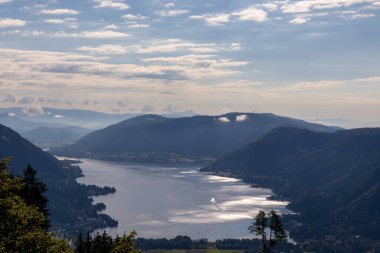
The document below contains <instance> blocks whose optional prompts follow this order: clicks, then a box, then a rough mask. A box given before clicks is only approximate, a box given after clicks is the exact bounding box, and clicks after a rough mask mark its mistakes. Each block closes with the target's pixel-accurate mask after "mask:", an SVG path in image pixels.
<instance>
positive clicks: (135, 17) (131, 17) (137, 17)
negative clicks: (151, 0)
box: [122, 14, 147, 20]
mask: <svg viewBox="0 0 380 253" xmlns="http://www.w3.org/2000/svg"><path fill="white" fill-rule="evenodd" d="M122 18H124V19H126V20H142V19H146V18H147V17H145V16H142V15H134V14H126V15H124V16H122Z"/></svg>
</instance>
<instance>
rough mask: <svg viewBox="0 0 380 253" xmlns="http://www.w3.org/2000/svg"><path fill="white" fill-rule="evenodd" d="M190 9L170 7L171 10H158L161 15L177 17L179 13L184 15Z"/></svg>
mask: <svg viewBox="0 0 380 253" xmlns="http://www.w3.org/2000/svg"><path fill="white" fill-rule="evenodd" d="M188 12H189V10H184V9H169V10H162V11H159V12H157V14H158V15H160V16H161V17H176V16H179V15H183V14H186V13H188Z"/></svg>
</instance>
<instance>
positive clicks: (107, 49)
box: [77, 44, 128, 54]
mask: <svg viewBox="0 0 380 253" xmlns="http://www.w3.org/2000/svg"><path fill="white" fill-rule="evenodd" d="M77 50H78V51H84V52H89V53H95V54H125V53H127V52H128V50H127V49H126V47H124V46H121V45H111V44H108V45H101V46H98V47H91V46H82V47H79V48H77Z"/></svg>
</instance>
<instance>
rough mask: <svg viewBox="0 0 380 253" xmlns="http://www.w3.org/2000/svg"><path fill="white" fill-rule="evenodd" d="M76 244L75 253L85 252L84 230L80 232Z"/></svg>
mask: <svg viewBox="0 0 380 253" xmlns="http://www.w3.org/2000/svg"><path fill="white" fill-rule="evenodd" d="M75 246H76V249H75V253H85V245H84V242H83V234H82V231H80V233H79V236H78V239H77V241H76V243H75Z"/></svg>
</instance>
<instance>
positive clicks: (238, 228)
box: [78, 159, 287, 240]
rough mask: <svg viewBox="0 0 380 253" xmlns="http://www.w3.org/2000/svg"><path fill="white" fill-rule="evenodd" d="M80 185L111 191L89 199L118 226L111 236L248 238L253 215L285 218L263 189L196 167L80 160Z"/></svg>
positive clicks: (282, 207)
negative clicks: (263, 213) (276, 214)
mask: <svg viewBox="0 0 380 253" xmlns="http://www.w3.org/2000/svg"><path fill="white" fill-rule="evenodd" d="M80 167H81V168H82V170H83V173H84V175H85V177H82V178H79V179H78V181H79V182H81V183H85V184H96V185H100V186H113V187H115V188H116V193H115V194H111V195H106V196H99V197H96V198H95V201H96V202H103V203H104V204H106V206H107V209H106V210H105V211H104V213H106V214H108V215H110V216H111V217H113V218H115V219H116V220H118V221H119V226H118V227H117V228H108V229H107V232H108V233H109V234H111V235H116V234H119V235H120V234H123V233H124V232H129V231H131V230H132V229H135V230H136V231H137V232H138V236H140V237H146V238H162V237H166V238H172V237H175V236H176V235H188V236H190V237H191V238H193V239H199V238H208V239H209V240H215V239H221V238H243V237H249V233H248V230H247V227H248V226H249V224H250V223H251V222H252V221H253V217H254V216H255V215H256V214H257V212H258V210H260V209H263V210H267V211H269V210H272V209H274V210H278V211H280V212H285V211H286V209H285V206H286V204H287V203H286V202H279V201H271V200H267V199H266V198H267V197H268V196H270V195H271V191H270V190H269V189H262V188H251V187H250V186H249V185H247V184H245V183H243V182H241V181H240V180H237V179H234V178H227V177H220V176H215V175H209V174H207V173H201V172H199V167H183V166H173V167H171V166H162V165H157V166H155V165H142V164H128V163H119V162H104V161H97V160H90V159H83V160H82V163H81V164H80Z"/></svg>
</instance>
